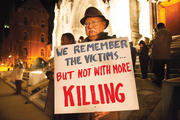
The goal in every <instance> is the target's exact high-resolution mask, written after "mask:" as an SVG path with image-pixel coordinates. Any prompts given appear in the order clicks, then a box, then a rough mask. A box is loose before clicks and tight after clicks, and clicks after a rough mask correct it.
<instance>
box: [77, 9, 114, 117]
mask: <svg viewBox="0 0 180 120" xmlns="http://www.w3.org/2000/svg"><path fill="white" fill-rule="evenodd" d="M80 22H81V24H82V25H84V27H85V31H86V35H87V38H86V39H85V40H84V41H83V42H91V41H97V40H104V39H110V38H113V37H111V36H108V33H106V32H104V29H106V28H107V27H108V25H109V20H108V19H106V18H105V17H104V16H103V15H102V13H101V12H100V11H99V10H98V9H96V8H95V7H89V8H87V10H86V12H85V14H84V17H83V18H82V19H81V21H80ZM106 114H108V112H103V113H95V117H96V118H98V117H101V116H104V115H106ZM93 117H94V116H93Z"/></svg>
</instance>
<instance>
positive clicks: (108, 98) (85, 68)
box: [55, 7, 138, 120]
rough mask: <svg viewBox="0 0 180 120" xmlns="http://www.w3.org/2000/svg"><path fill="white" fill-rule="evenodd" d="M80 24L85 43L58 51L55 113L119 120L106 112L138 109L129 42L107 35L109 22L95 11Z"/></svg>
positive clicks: (87, 119) (89, 12)
mask: <svg viewBox="0 0 180 120" xmlns="http://www.w3.org/2000/svg"><path fill="white" fill-rule="evenodd" d="M80 22H81V24H82V25H84V26H85V31H86V34H87V38H86V39H85V40H84V41H83V42H85V43H81V44H75V45H68V46H60V47H56V48H55V113H56V114H64V113H65V114H66V113H92V114H80V115H79V119H81V120H92V119H94V117H93V115H94V114H93V113H94V112H95V119H99V118H100V117H103V118H102V119H104V120H105V119H106V118H107V117H106V115H107V114H108V115H107V116H109V117H108V118H107V119H109V118H111V119H113V120H120V118H119V114H118V112H111V113H109V112H106V111H122V110H137V109H138V101H137V93H136V86H135V79H134V73H133V67H132V60H131V54H130V48H129V44H128V43H129V42H128V39H127V38H119V39H111V38H113V37H111V36H108V34H107V33H105V32H104V29H105V28H107V26H108V24H109V21H108V20H107V19H106V18H105V17H104V16H103V15H102V13H101V12H100V11H99V10H98V9H96V8H94V7H89V8H88V9H87V10H86V12H85V15H84V17H83V18H82V19H81V21H80ZM104 39H109V40H104ZM99 40H101V41H99ZM104 116H105V117H104Z"/></svg>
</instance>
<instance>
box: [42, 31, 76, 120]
mask: <svg viewBox="0 0 180 120" xmlns="http://www.w3.org/2000/svg"><path fill="white" fill-rule="evenodd" d="M68 44H75V39H74V36H73V35H72V34H71V33H64V34H63V35H62V37H61V45H68ZM53 65H54V64H53ZM46 76H47V78H48V79H49V85H48V91H47V100H46V104H45V113H46V114H47V115H49V116H50V118H51V119H52V120H77V117H78V116H77V114H57V115H55V114H54V67H53V68H52V69H51V70H49V71H47V72H46Z"/></svg>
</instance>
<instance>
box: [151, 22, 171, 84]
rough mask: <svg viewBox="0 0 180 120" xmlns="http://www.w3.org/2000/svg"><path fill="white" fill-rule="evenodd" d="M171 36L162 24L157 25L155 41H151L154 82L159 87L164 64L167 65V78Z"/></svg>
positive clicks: (167, 75)
mask: <svg viewBox="0 0 180 120" xmlns="http://www.w3.org/2000/svg"><path fill="white" fill-rule="evenodd" d="M171 41H172V35H171V33H169V32H168V30H167V29H166V27H165V25H164V23H159V24H157V32H156V34H155V39H154V40H152V58H153V64H154V65H153V71H154V73H155V75H156V80H155V81H154V82H155V83H156V84H157V85H158V86H161V84H162V80H163V79H164V74H165V69H164V67H165V64H166V65H167V74H166V77H167V78H169V61H170V44H171Z"/></svg>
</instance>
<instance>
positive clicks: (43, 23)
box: [41, 20, 45, 28]
mask: <svg viewBox="0 0 180 120" xmlns="http://www.w3.org/2000/svg"><path fill="white" fill-rule="evenodd" d="M41 27H42V28H44V27H45V22H44V20H42V21H41Z"/></svg>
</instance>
